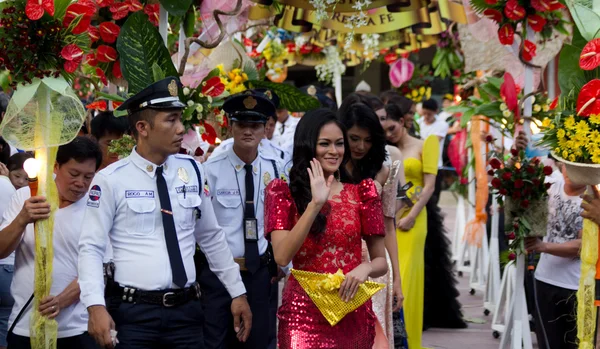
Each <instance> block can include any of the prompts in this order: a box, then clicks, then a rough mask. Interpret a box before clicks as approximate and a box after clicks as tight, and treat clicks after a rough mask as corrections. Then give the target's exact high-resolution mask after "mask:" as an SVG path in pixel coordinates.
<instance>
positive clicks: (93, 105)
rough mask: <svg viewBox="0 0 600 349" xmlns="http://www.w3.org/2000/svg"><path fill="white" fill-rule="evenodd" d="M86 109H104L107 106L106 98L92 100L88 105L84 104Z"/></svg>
mask: <svg viewBox="0 0 600 349" xmlns="http://www.w3.org/2000/svg"><path fill="white" fill-rule="evenodd" d="M85 108H86V109H94V110H98V111H106V109H107V108H108V106H107V103H106V100H104V99H101V100H99V101H94V102H92V103H90V104H88V105H86V106H85Z"/></svg>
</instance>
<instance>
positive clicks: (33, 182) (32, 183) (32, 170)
mask: <svg viewBox="0 0 600 349" xmlns="http://www.w3.org/2000/svg"><path fill="white" fill-rule="evenodd" d="M23 170H25V173H27V176H28V177H29V190H30V191H31V196H32V197H33V196H36V195H37V191H38V179H37V176H38V172H39V171H40V161H39V160H37V159H35V158H29V159H27V160H25V162H24V163H23Z"/></svg>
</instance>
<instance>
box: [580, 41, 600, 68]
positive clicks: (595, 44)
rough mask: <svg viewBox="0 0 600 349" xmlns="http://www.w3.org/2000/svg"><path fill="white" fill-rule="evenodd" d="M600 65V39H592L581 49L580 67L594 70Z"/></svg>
mask: <svg viewBox="0 0 600 349" xmlns="http://www.w3.org/2000/svg"><path fill="white" fill-rule="evenodd" d="M598 66H600V39H593V40H590V41H589V42H588V43H587V44H585V46H584V47H583V50H582V51H581V55H580V56H579V67H580V68H581V69H583V70H594V69H596V68H597V67H598Z"/></svg>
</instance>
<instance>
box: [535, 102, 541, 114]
mask: <svg viewBox="0 0 600 349" xmlns="http://www.w3.org/2000/svg"><path fill="white" fill-rule="evenodd" d="M541 110H542V107H540V105H539V104H536V105H534V106H533V112H534V113H539V112H540V111H541Z"/></svg>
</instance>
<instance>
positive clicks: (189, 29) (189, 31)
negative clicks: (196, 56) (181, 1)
mask: <svg viewBox="0 0 600 349" xmlns="http://www.w3.org/2000/svg"><path fill="white" fill-rule="evenodd" d="M196 17H197V16H196V8H195V7H194V6H190V8H189V10H188V11H187V12H186V14H185V19H184V20H183V23H184V24H183V31H184V32H185V36H186V37H188V38H189V37H191V36H193V35H194V31H195V30H196Z"/></svg>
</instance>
